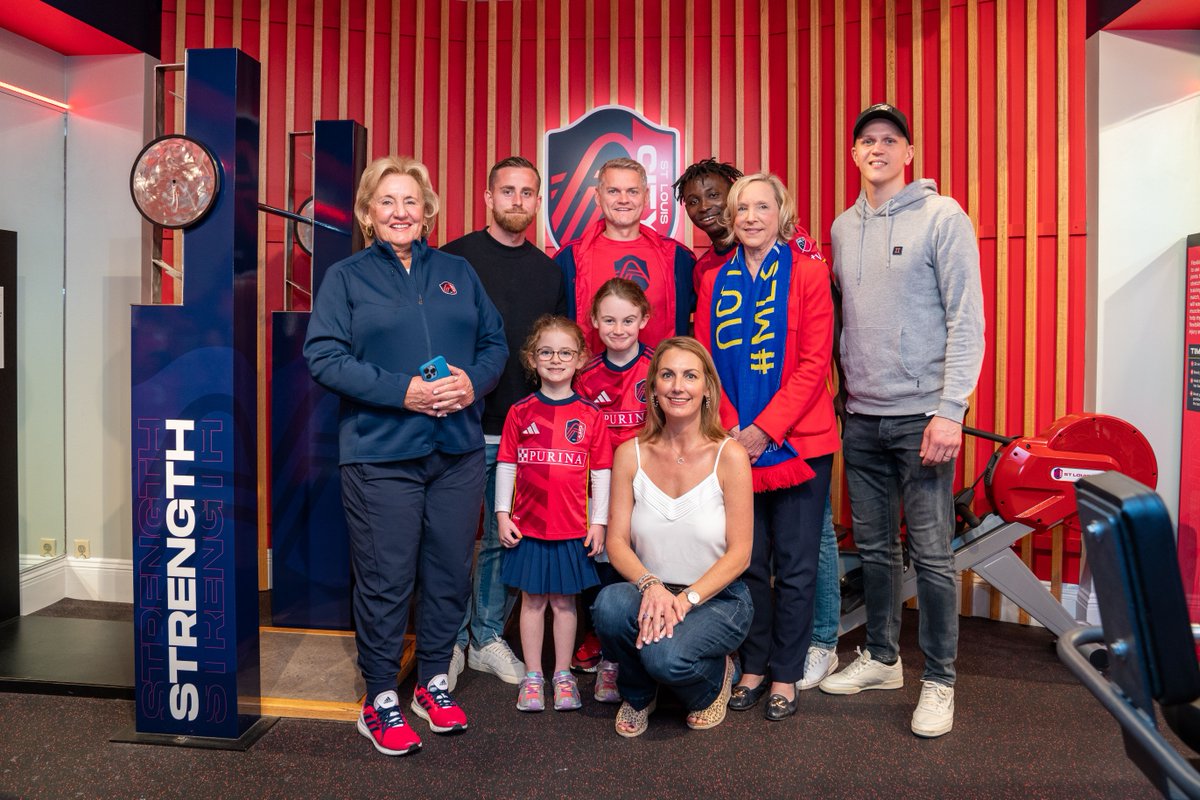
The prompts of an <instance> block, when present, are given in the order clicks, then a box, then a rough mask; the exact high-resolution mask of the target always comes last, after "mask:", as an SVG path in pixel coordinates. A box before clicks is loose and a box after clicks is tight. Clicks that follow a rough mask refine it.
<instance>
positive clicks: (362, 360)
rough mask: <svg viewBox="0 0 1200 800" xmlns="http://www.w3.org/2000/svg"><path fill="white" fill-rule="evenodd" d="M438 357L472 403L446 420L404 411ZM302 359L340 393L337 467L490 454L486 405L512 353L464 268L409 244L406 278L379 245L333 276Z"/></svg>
mask: <svg viewBox="0 0 1200 800" xmlns="http://www.w3.org/2000/svg"><path fill="white" fill-rule="evenodd" d="M434 356H442V357H444V358H445V359H446V362H447V363H449V364H451V365H452V366H455V367H458V368H460V369H462V370H463V371H464V372H466V373H467V376H468V377H470V379H471V384H472V386H474V388H475V402H474V403H473V404H472V405H471V406H470V407H468V408H464V409H463V410H462V411H456V412H454V413H452V414H448V415H447V416H445V417H441V418H438V417H431V416H429V415H427V414H419V413H416V412H413V411H408V410H407V409H405V408H404V396H405V394H406V393H407V392H408V385H409V382H410V381H411V380H412V379H413V377H414V376H416V375H417V372H418V368H419V367H420V366H421V365H422V364H424V363H425V362H426V361H428V360H429V359H431V358H433V357H434ZM304 357H305V359H306V360H307V361H308V369H309V371H310V372H311V373H312V376H313V378H314V379H315V380H316V381H317V383H319V384H321V385H322V386H324V387H325V388H326V389H329V390H330V391H331V392H334V393H336V394H338V395H339V396H340V397H341V399H342V401H341V409H340V415H339V422H338V446H339V451H340V456H339V463H340V464H343V465H344V464H359V463H374V462H385V461H401V460H404V459H410V458H420V457H422V456H427V455H429V454H430V453H433V452H442V453H447V454H451V455H456V454H461V453H469V452H471V451H473V450H478V449H479V448H481V447H483V428H482V426H481V423H480V418H481V417H482V415H483V397H484V395H486V394H487V393H488V392H490V391H491V390H492V388H493V387H494V386H495V385H496V382H497V381H498V380H499V379H500V373H501V372H502V371H503V369H504V362H505V360H506V359H507V358H508V345H507V344H506V343H505V338H504V322H503V320H502V319H501V317H500V312H498V311H497V310H496V307H495V306H494V305H492V301H491V299H490V298H489V297H488V296H487V293H486V292H485V291H484V289H483V284H482V283H480V281H479V276H478V275H476V274H475V270H474V269H472V268H471V265H470V264H468V263H467V261H466V259H463V258H459V257H458V256H452V255H450V254H448V253H442V252H440V251H438V250H434V249H433V248H431V247H430V246H429V244H428V243H427V242H426V241H425V240H423V239H422V240H420V241H415V242H413V245H412V271H411V272H409V273H406V272H405V269H404V266H403V265H402V264H401V263H400V259H399V258H398V257H397V256H396V253H395V251H394V250H393V249H392V247H391V245H389V244H386V243H383V242H375V243H374V244H373V245H371V246H370V247H368V248H366V249H365V250H361V251H359V252H358V253H355V254H354V255H352V256H350V257H349V258H347V259H343V260H342V261H339V262H338V263H336V264H334V265H333V266H332V267H330V268H329V271H328V272H327V273H326V274H325V280H324V281H322V283H321V287H320V289H319V290H318V292H317V296H316V300H315V302H314V303H313V311H312V316H311V317H310V319H309V321H308V335H307V337H306V338H305V340H304Z"/></svg>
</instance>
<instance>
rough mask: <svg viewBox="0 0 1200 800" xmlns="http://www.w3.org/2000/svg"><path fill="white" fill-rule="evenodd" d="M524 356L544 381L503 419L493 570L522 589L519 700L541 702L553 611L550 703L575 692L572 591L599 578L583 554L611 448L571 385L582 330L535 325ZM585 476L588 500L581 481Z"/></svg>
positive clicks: (604, 502)
mask: <svg viewBox="0 0 1200 800" xmlns="http://www.w3.org/2000/svg"><path fill="white" fill-rule="evenodd" d="M521 361H522V363H524V365H525V367H526V369H528V370H529V371H530V372H531V373H534V374H536V375H537V377H538V379H539V380H540V382H541V386H540V387H539V389H538V391H536V392H534V393H533V394H531V395H530V396H529V397H526V398H525V399H524V400H521V401H520V402H518V403H516V404H514V405H513V407H512V408H511V409H510V410H509V412H508V416H507V417H506V418H505V420H504V431H503V433H502V434H501V437H500V451H499V454H498V456H497V463H496V522H497V527H498V528H499V533H500V542H501V544H503V545H504V546H505V547H507V548H510V549H509V550H507V551H506V552H505V554H504V565H503V567H502V568H501V572H500V577H501V579H502V580H503V581H504V583H505V584H506V585H508V586H512V587H514V588H516V589H520V590H521V649H522V651H523V653H522V656H523V658H524V661H525V668H526V669H527V670H528V671H527V672H526V674H525V677H524V678H522V679H521V684H520V688H519V690H518V694H517V708H518V709H519V710H521V711H541V710H543V709H544V708H545V707H546V705H545V700H544V693H545V683H546V679H545V673H544V672H543V671H542V638H543V632H544V630H545V626H546V606H549V607H550V609H551V611H552V612H553V615H554V624H553V631H554V671H553V675H552V678H551V683H552V686H553V693H554V708H555V710H557V711H570V710H573V709H576V708H579V707H580V706H581V705H582V701H581V700H580V697H579V687H578V686H577V685H576V682H575V677H574V676H573V675H571V671H570V664H571V650H572V648H573V647H574V645H575V626H576V619H575V595H577V594H579V593H580V592H582V591H583V590H584V589H587V588H589V587H591V586H595V585H596V584H598V583H599V578H598V577H597V575H596V568H595V565H594V564H593V563H592V561H591V559H590V558H589V556H596V555H598V554H599V553H601V552H602V551H603V550H604V533H605V526H606V524H607V522H608V484H609V473H610V470H611V467H612V447H611V445H610V444H609V436H608V427H607V426H606V425H605V424H604V415H603V414H602V413H601V412H600V410H599V409H598V408H597V407H596V406H594V405H593V404H591V403H589V402H587V401H586V400H583V399H582V398H580V397H579V395H577V394H576V393H575V392H574V390H573V389H572V388H571V382H572V381H573V380H574V378H575V373H576V371H578V370H579V369H580V368H581V367H582V366H583V365H584V363H585V362H586V361H587V346H586V345H585V344H584V339H583V332H582V331H581V330H580V329H579V326H578V325H576V324H575V323H574V322H572V321H571V320H569V319H566V318H565V317H558V316H550V315H546V316H543V317H541V318H539V319H538V320H537V321H536V322H535V323H534V325H533V329H532V331H531V332H530V334H529V338H528V339H526V340H525V345H524V346H523V347H522V348H521ZM589 481H590V484H591V502H590V504H589V500H588V485H589Z"/></svg>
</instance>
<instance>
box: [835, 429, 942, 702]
mask: <svg viewBox="0 0 1200 800" xmlns="http://www.w3.org/2000/svg"><path fill="white" fill-rule="evenodd" d="M929 420H930V418H929V417H927V416H925V415H923V414H921V415H913V416H905V417H877V416H872V415H867V414H847V415H846V421H845V427H844V429H843V434H842V455H843V457H844V459H845V463H846V487H847V489H849V491H850V511H851V515H852V517H853V520H854V543H855V544H856V545H857V546H858V552H859V555H860V556H861V557H862V574H863V599H864V601H865V603H866V609H867V650H869V651H870V653H871V657H872V658H875V659H877V660H879V661H882V662H885V663H894V662H895V661H896V659H897V658H898V657H899V655H900V650H899V639H900V610H901V605H902V603H901V599H900V590H901V584H902V581H903V575H902V561H901V551H900V507H901V504H903V506H904V518H905V522H906V527H907V530H908V552H909V555H910V557H911V559H912V566H913V568H914V569H916V571H917V602H918V604H919V605H920V608H921V616H920V627H919V629H918V641H919V642H920V645H921V650H922V651H923V652H924V653H925V673H924V676H923V680H931V681H937V682H938V683H942V684H945V685H946V686H953V685H954V677H955V675H954V659H955V656H956V655H957V652H958V607H957V592H956V591H955V586H954V557H953V555H952V553H951V552H950V540H951V539H952V538H953V536H954V497H953V493H952V484H953V481H954V462H953V461H951V462H948V463H946V464H940V465H938V466H936V467H926V466H922V464H921V457H920V455H918V452H919V450H920V448H921V438H922V436H923V435H924V433H925V427H926V426H927V425H928V424H929Z"/></svg>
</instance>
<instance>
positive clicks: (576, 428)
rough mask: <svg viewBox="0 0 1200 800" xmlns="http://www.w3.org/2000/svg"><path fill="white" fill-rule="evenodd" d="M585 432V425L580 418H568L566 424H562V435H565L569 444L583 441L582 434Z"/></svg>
mask: <svg viewBox="0 0 1200 800" xmlns="http://www.w3.org/2000/svg"><path fill="white" fill-rule="evenodd" d="M586 432H587V427H586V426H585V425H584V424H583V421H582V420H578V419H569V420H567V424H566V425H565V426H563V436H565V437H567V441H568V442H570V443H571V444H579V443H580V442H582V441H583V434H584V433H586Z"/></svg>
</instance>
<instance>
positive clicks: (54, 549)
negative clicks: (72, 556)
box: [41, 539, 58, 558]
mask: <svg viewBox="0 0 1200 800" xmlns="http://www.w3.org/2000/svg"><path fill="white" fill-rule="evenodd" d="M41 554H42V557H43V558H50V557H51V556H56V555H58V540H57V539H42V549H41Z"/></svg>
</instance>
